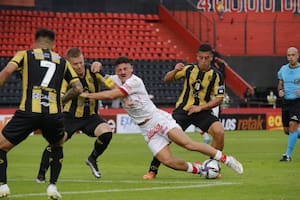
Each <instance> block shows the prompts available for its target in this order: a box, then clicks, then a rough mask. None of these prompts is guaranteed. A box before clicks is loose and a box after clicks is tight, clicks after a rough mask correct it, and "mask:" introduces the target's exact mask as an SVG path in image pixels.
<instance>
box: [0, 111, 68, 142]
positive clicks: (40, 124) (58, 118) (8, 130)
mask: <svg viewBox="0 0 300 200" xmlns="http://www.w3.org/2000/svg"><path fill="white" fill-rule="evenodd" d="M37 129H40V130H41V131H42V134H43V137H44V138H45V139H46V140H47V141H48V143H49V144H56V143H58V142H59V141H60V140H61V139H62V138H63V136H64V126H63V117H62V114H61V113H59V114H41V113H28V112H24V111H21V110H17V111H16V112H15V114H14V116H13V117H12V119H11V120H10V121H9V122H8V123H7V125H6V126H5V127H4V128H3V130H2V133H3V135H4V137H5V138H6V139H7V140H8V141H9V142H11V143H12V144H14V145H17V144H19V143H20V142H22V141H23V140H25V139H26V138H27V137H28V135H30V133H32V132H33V131H35V130H37Z"/></svg>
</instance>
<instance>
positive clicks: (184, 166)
mask: <svg viewBox="0 0 300 200" xmlns="http://www.w3.org/2000/svg"><path fill="white" fill-rule="evenodd" d="M155 157H156V158H157V159H159V160H160V162H161V163H162V164H163V165H165V166H166V167H169V168H172V169H175V170H180V171H186V172H188V173H193V174H201V165H200V164H197V163H191V162H186V161H184V160H183V159H181V158H178V157H174V156H172V154H171V151H170V147H169V145H166V146H165V147H164V148H162V149H161V150H160V151H159V152H158V153H157V154H156V155H155Z"/></svg>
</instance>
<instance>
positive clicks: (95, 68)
mask: <svg viewBox="0 0 300 200" xmlns="http://www.w3.org/2000/svg"><path fill="white" fill-rule="evenodd" d="M101 69H102V63H101V62H98V61H94V62H93V63H92V64H91V72H93V73H97V72H100V70H101Z"/></svg>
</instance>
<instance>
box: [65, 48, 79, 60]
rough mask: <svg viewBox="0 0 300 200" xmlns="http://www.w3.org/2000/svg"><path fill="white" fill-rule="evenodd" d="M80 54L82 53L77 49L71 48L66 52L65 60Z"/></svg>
mask: <svg viewBox="0 0 300 200" xmlns="http://www.w3.org/2000/svg"><path fill="white" fill-rule="evenodd" d="M81 54H82V52H81V50H80V49H79V48H78V47H71V48H69V49H68V50H67V58H74V57H78V56H80V55H81Z"/></svg>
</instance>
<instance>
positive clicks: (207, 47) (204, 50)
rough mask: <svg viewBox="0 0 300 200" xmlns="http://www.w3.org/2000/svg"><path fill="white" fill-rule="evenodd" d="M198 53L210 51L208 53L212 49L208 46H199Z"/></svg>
mask: <svg viewBox="0 0 300 200" xmlns="http://www.w3.org/2000/svg"><path fill="white" fill-rule="evenodd" d="M198 51H203V52H207V51H210V52H212V51H213V49H212V47H211V46H210V45H209V44H201V45H200V47H199V49H198Z"/></svg>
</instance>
